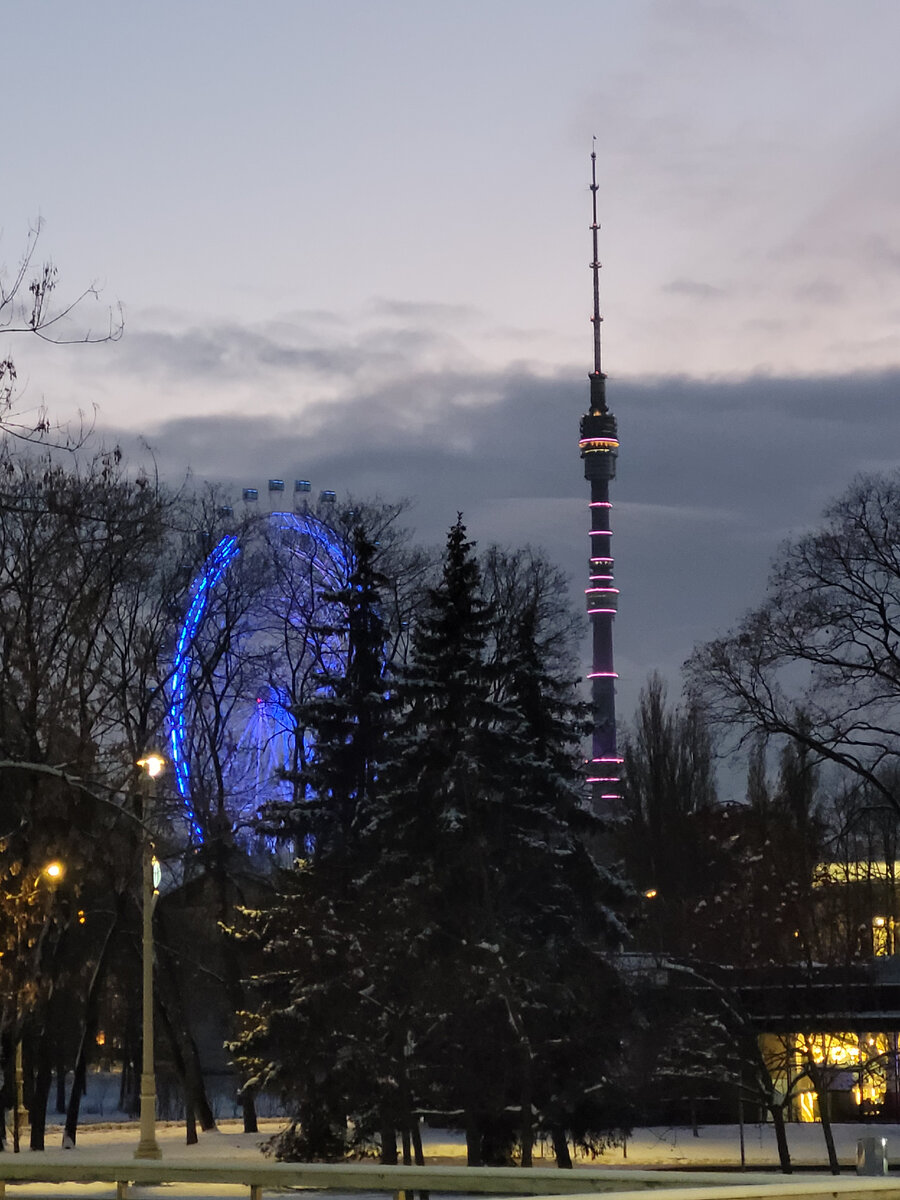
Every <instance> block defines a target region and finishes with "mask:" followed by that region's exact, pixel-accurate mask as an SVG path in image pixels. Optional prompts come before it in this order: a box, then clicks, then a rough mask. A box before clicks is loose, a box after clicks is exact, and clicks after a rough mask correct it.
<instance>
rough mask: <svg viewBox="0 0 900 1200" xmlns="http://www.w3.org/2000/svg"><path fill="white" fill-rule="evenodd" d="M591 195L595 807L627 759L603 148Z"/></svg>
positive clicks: (614, 795) (607, 797)
mask: <svg viewBox="0 0 900 1200" xmlns="http://www.w3.org/2000/svg"><path fill="white" fill-rule="evenodd" d="M591 200H592V215H593V221H592V224H591V234H592V237H593V247H594V257H593V261H592V262H591V271H592V272H593V276H594V313H593V316H592V317H591V324H592V325H593V326H594V369H593V371H592V372H591V373H590V375H589V376H588V379H589V380H590V383H591V391H590V408H589V409H588V411H587V412H586V413H585V415H584V416H583V417H582V418H581V440H580V442H579V447H580V449H581V457H582V458H583V459H584V477H585V479H587V480H588V482H589V483H590V485H591V560H590V583H589V584H588V587H587V588H586V590H585V596H586V597H587V610H588V614H589V616H590V619H591V631H592V635H593V651H594V652H593V658H592V665H591V670H590V672H589V674H588V679H590V681H591V717H592V724H593V734H592V741H591V757H590V759H589V761H588V778H587V782H588V783H589V784H590V789H591V799H592V802H593V807H594V811H595V812H601V811H603V809H607V808H609V806H610V804H611V803H612V802H613V801H615V800H618V798H619V796H620V795H621V789H620V782H619V776H620V768H621V764H622V759H621V757H620V756H619V752H618V749H617V747H616V679H617V678H618V676H617V675H616V672H615V668H614V667H613V618H614V617H615V615H616V602H617V601H618V598H619V589H618V588H617V587H615V586H614V581H613V557H612V521H611V513H612V505H611V504H610V502H609V481H610V480H611V479H614V478H615V475H616V456H617V455H618V452H619V439H618V431H617V428H616V418H615V417H614V416H613V415H612V413H611V412H610V411H609V408H608V407H607V404H606V376H605V375H604V374H603V367H602V365H601V360H600V325H601V322H602V321H603V318H602V317H601V315H600V260H599V257H598V252H597V233H598V230H599V229H600V226H599V225H598V223H597V152H596V150H594V151H592V153H591Z"/></svg>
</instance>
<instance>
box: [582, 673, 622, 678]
mask: <svg viewBox="0 0 900 1200" xmlns="http://www.w3.org/2000/svg"><path fill="white" fill-rule="evenodd" d="M587 678H588V679H618V678H619V672H618V671H588V673H587Z"/></svg>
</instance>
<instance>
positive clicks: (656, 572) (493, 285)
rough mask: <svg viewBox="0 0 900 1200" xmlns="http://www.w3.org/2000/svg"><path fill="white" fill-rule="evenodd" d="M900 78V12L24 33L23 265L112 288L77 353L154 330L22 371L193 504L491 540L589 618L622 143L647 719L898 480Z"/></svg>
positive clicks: (10, 75)
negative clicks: (190, 484)
mask: <svg viewBox="0 0 900 1200" xmlns="http://www.w3.org/2000/svg"><path fill="white" fill-rule="evenodd" d="M898 44H900V6H898V5H896V4H895V3H894V0H860V2H859V3H857V4H855V5H853V6H852V9H851V8H850V7H849V6H848V5H847V4H846V3H843V2H839V0H780V2H779V3H774V2H770V0H555V3H554V4H553V5H549V4H547V3H545V2H544V0H478V2H477V3H476V2H475V0H452V2H450V3H443V4H437V3H422V2H421V0H265V2H263V3H258V4H251V3H249V0H244V2H237V0H191V3H189V4H185V3H183V2H182V0H178V2H176V0H156V2H155V3H154V4H152V5H121V4H112V3H109V2H108V0H79V3H78V4H77V5H72V4H69V3H65V2H64V0H44V2H43V3H42V4H41V5H28V6H26V5H10V6H7V7H6V9H5V10H4V47H5V50H6V53H5V55H4V60H5V61H4V79H5V84H6V87H5V89H4V92H5V98H4V104H5V115H6V119H5V121H4V139H3V153H2V167H0V179H2V192H0V194H2V203H0V265H2V266H5V267H6V269H7V274H8V272H9V271H10V270H13V269H14V268H15V266H16V263H17V261H18V258H19V256H20V255H21V252H22V249H23V246H24V245H25V242H26V238H27V234H28V230H29V228H30V227H32V226H33V225H34V223H35V222H36V221H37V220H38V219H39V220H40V221H41V222H42V232H41V237H40V242H39V247H38V255H37V257H38V258H39V259H41V258H43V257H45V256H46V257H52V259H53V260H54V262H55V263H56V265H57V266H58V268H59V271H60V280H61V282H60V287H59V294H60V296H61V297H62V298H66V297H71V296H74V295H76V294H77V293H78V292H79V291H80V290H81V289H82V288H84V287H86V286H88V285H96V286H97V287H98V288H99V289H101V298H100V300H98V301H95V300H93V299H92V298H91V297H88V298H87V299H86V300H85V302H84V303H83V304H82V305H81V306H80V307H79V309H78V311H77V316H76V317H75V318H74V320H73V323H72V324H71V325H70V326H69V327H68V328H67V329H66V330H65V332H66V333H67V334H69V335H71V336H74V337H78V336H82V335H84V334H85V333H87V332H89V331H90V332H96V331H98V330H102V329H103V328H104V322H105V320H106V319H107V317H106V314H107V308H108V306H109V305H118V304H119V303H121V304H122V306H123V311H124V315H125V331H124V336H123V337H122V338H121V339H120V340H119V341H117V342H115V343H114V344H109V345H94V346H84V345H77V346H66V347H48V346H44V345H39V344H35V343H34V342H33V341H31V340H27V339H25V338H23V337H21V336H13V335H7V336H6V337H5V338H4V337H2V336H0V355H2V354H4V353H5V352H6V351H8V350H9V351H12V352H13V353H14V354H15V357H16V362H17V367H18V371H19V383H20V397H19V404H20V406H21V408H22V409H23V410H25V411H26V412H27V411H29V410H33V409H34V408H36V407H37V406H39V405H41V404H45V405H46V406H47V408H48V409H49V410H50V412H51V413H52V414H53V415H54V416H56V417H58V418H59V419H63V420H65V419H67V418H68V417H70V416H71V414H72V413H74V412H75V411H77V410H81V411H84V412H86V413H88V414H94V413H96V418H95V419H96V423H97V428H98V433H99V435H100V436H102V437H103V438H105V439H106V440H107V441H118V442H120V443H121V444H122V445H123V446H125V448H126V450H127V451H128V454H129V456H130V458H131V459H132V460H133V461H134V462H137V461H139V460H141V459H142V458H144V457H146V456H148V455H151V454H152V456H153V457H154V458H155V460H156V463H157V465H158V467H159V470H160V472H161V474H162V475H163V476H164V477H165V478H167V479H171V480H173V481H178V480H180V479H181V478H183V475H184V472H185V471H186V470H188V469H189V470H191V471H192V472H193V473H194V475H195V476H196V477H198V478H201V479H215V480H223V481H225V482H227V483H228V484H229V485H235V486H240V485H248V486H258V487H260V488H261V489H262V490H263V492H264V490H265V484H266V480H267V479H268V478H269V477H270V476H274V477H280V478H285V479H287V480H292V479H294V478H299V477H303V478H309V479H310V480H312V482H313V486H314V489H316V490H318V489H320V488H334V489H335V490H337V491H338V492H339V493H340V494H348V493H350V494H353V495H355V496H358V497H365V498H368V497H372V496H375V495H380V496H382V497H384V498H386V499H396V498H398V497H401V496H406V497H409V498H410V499H411V501H412V502H413V507H412V508H411V510H410V514H409V520H410V523H411V524H412V525H413V526H414V527H415V528H416V530H417V532H418V533H419V535H420V536H421V537H422V538H423V539H424V540H425V541H427V542H430V543H435V544H437V543H439V542H440V541H442V539H443V535H444V532H445V531H446V529H447V528H448V527H449V525H450V524H451V523H452V522H453V520H454V519H455V517H456V513H457V511H458V510H461V511H462V512H463V514H464V519H465V520H466V522H467V525H468V528H469V532H470V534H471V536H472V537H473V538H475V539H476V540H477V541H478V542H479V544H480V545H482V546H487V545H488V544H490V543H491V542H494V541H499V542H502V543H506V544H517V543H521V542H523V541H529V542H531V543H533V544H537V545H539V546H541V547H543V548H544V549H545V550H546V552H547V553H548V555H549V556H550V557H551V558H552V559H553V560H554V561H556V562H558V563H559V564H560V565H561V566H562V567H564V568H565V570H566V571H567V572H568V574H569V576H570V578H571V579H572V603H573V604H574V605H577V606H579V607H580V606H581V604H582V600H581V591H582V589H583V587H584V586H585V584H586V574H587V558H588V537H587V530H588V528H589V517H588V509H587V498H588V497H587V485H586V483H585V482H584V479H583V474H582V467H581V463H580V460H579V458H578V451H577V442H578V422H579V418H580V416H581V414H582V412H583V411H584V409H585V407H586V404H587V395H588V391H587V389H588V384H587V373H588V371H589V370H590V368H591V361H592V360H591V353H592V343H591V326H590V323H589V317H590V309H591V281H590V271H589V268H588V264H589V262H590V260H591V246H590V233H589V228H588V227H589V225H590V193H589V190H588V183H589V177H590V153H591V149H592V147H593V146H594V145H596V152H597V165H598V182H599V184H600V190H599V193H598V200H599V208H600V221H601V226H602V228H601V231H600V258H601V260H602V262H603V270H602V278H601V296H602V306H603V312H604V325H603V352H604V369H605V370H606V371H607V373H608V375H609V382H608V385H607V395H608V399H609V401H610V405H611V408H612V409H613V411H614V412H615V414H616V416H617V418H618V422H619V432H620V438H621V452H620V457H619V471H618V478H617V480H616V482H615V483H614V485H613V494H612V498H613V501H614V504H615V509H614V513H613V528H614V530H615V538H614V553H615V555H616V572H617V579H618V586H619V587H620V588H621V596H620V611H619V615H618V617H617V619H616V632H615V637H616V660H617V662H616V665H617V669H618V671H619V675H620V681H619V698H618V703H619V713H620V716H621V717H622V718H627V717H629V716H630V714H631V712H632V711H633V708H634V704H635V701H636V698H637V694H638V691H639V689H640V687H641V685H642V684H643V682H644V681H645V680H646V677H647V674H648V673H649V672H650V671H652V670H654V669H658V670H660V671H661V672H662V673H663V674H664V675H666V676H667V677H668V678H669V680H670V687H671V690H672V691H673V692H674V693H676V694H677V692H678V690H679V687H680V683H679V668H680V664H681V662H682V661H683V660H684V658H685V657H686V656H687V655H688V654H689V653H690V651H691V649H692V647H693V646H694V645H695V644H696V643H697V642H699V641H702V640H705V639H707V638H709V637H711V636H714V635H715V634H716V633H719V632H722V631H724V630H725V629H727V628H728V627H729V626H730V625H732V624H733V623H734V622H735V621H736V620H737V619H738V618H739V617H740V615H741V613H742V612H743V611H744V610H745V609H746V608H747V607H749V606H750V605H752V604H754V603H756V602H758V601H759V600H760V599H761V598H762V596H763V594H764V589H765V582H766V573H767V564H768V562H769V561H770V559H771V557H772V555H773V553H775V551H776V550H777V547H778V545H779V543H780V542H781V541H782V540H783V539H784V538H785V537H787V536H789V535H790V534H791V533H792V532H796V531H798V530H800V529H802V528H804V527H806V526H808V525H809V524H810V523H812V522H814V521H815V520H816V518H817V514H818V513H819V512H820V511H821V509H822V507H823V505H824V504H825V503H826V502H827V500H828V499H829V498H830V497H832V496H834V495H836V494H838V493H840V492H841V491H843V490H844V489H845V488H846V487H847V486H848V485H849V483H850V481H851V480H852V479H853V477H854V476H855V475H856V474H857V473H859V472H864V471H873V470H885V471H892V470H895V469H896V467H897V465H898V454H900V416H898V405H897V403H896V399H897V395H898V384H900V344H898V339H897V323H898V316H900V220H898V219H897V218H898V208H900V141H898V139H897V136H896V128H897V124H898V116H900V113H898V109H900V74H898V72H897V70H896V46H897V45H898ZM594 138H596V142H594V141H593V139H594ZM585 621H586V618H585ZM585 654H587V651H585ZM585 666H586V667H587V662H586V661H585Z"/></svg>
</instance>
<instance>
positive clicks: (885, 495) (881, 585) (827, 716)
mask: <svg viewBox="0 0 900 1200" xmlns="http://www.w3.org/2000/svg"><path fill="white" fill-rule="evenodd" d="M688 671H689V676H690V681H691V685H692V687H693V689H694V691H695V694H696V695H698V696H699V697H702V699H703V701H704V703H705V705H706V708H707V711H708V713H709V715H710V718H711V720H713V721H714V722H717V723H718V724H720V725H723V726H728V727H730V728H731V729H733V730H737V731H738V732H739V733H740V734H741V736H743V737H746V736H750V735H752V734H753V733H754V732H760V731H761V732H763V733H765V734H776V735H778V734H780V735H785V736H787V737H789V738H791V739H792V740H793V741H794V742H796V743H797V744H798V745H800V746H804V747H806V748H807V749H808V751H809V752H810V754H812V755H813V756H814V757H815V758H816V759H818V760H824V761H830V762H832V763H835V764H837V765H838V766H839V767H841V768H843V769H845V770H847V771H849V772H851V773H852V774H853V775H855V776H857V777H858V778H859V779H861V780H863V781H865V782H866V783H867V784H868V785H869V787H870V788H871V789H872V790H873V791H874V792H875V793H877V794H878V795H880V796H881V798H882V801H883V802H884V803H886V804H888V805H890V806H892V808H893V809H894V811H895V812H897V813H898V814H900V795H898V793H897V790H896V786H895V783H896V779H897V772H896V770H894V769H889V768H894V767H895V766H896V764H897V762H898V757H900V734H898V722H897V710H898V703H900V477H898V476H896V475H895V476H890V477H888V476H870V477H863V478H860V479H858V480H857V481H856V482H855V483H854V484H853V485H852V487H851V488H850V489H849V490H848V491H847V492H846V493H845V494H844V495H843V496H842V497H840V498H839V499H838V500H837V501H835V502H834V503H833V504H832V505H831V506H830V507H829V508H828V509H827V510H826V512H825V516H824V520H823V523H822V525H821V526H820V527H819V528H818V529H816V530H814V531H813V532H811V533H808V534H805V535H804V536H802V537H799V538H796V539H794V540H792V541H789V542H787V543H786V544H785V545H784V546H783V547H782V549H781V551H780V553H779V555H778V557H777V559H776V560H775V563H774V566H773V568H772V573H771V577H770V581H769V590H768V596H767V598H766V600H765V601H764V602H763V603H762V604H761V605H760V606H759V607H757V608H755V609H753V610H752V611H751V612H750V613H748V614H747V616H746V617H745V618H744V619H743V620H742V621H741V623H740V624H739V625H738V626H737V628H736V629H734V630H733V631H732V632H731V633H729V634H727V635H726V636H724V637H721V638H717V639H716V640H714V641H711V642H708V643H707V644H706V645H704V646H701V647H699V648H698V649H697V650H696V651H695V653H694V655H693V656H692V658H691V659H690V660H689V663H688Z"/></svg>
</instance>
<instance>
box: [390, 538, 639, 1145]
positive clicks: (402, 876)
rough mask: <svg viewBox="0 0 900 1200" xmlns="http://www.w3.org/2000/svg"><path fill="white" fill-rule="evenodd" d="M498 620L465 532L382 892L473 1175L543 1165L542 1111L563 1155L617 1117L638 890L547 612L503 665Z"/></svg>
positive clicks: (422, 1043) (419, 633)
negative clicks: (619, 1004) (610, 1085)
mask: <svg viewBox="0 0 900 1200" xmlns="http://www.w3.org/2000/svg"><path fill="white" fill-rule="evenodd" d="M496 621H497V614H496V611H492V610H491V607H490V606H489V605H488V604H487V603H486V601H485V598H484V595H483V584H482V579H481V574H480V570H479V566H478V563H477V561H476V558H475V555H474V550H473V547H472V545H471V544H470V543H469V542H468V540H467V538H466V533H465V528H464V526H463V524H462V521H461V519H460V520H458V521H457V523H456V524H455V525H454V526H453V528H452V529H451V530H450V534H449V537H448V542H447V550H446V555H445V560H444V566H443V574H442V578H441V581H440V583H439V584H438V586H437V587H435V588H434V589H433V590H432V591H431V592H430V595H429V600H428V605H427V608H426V611H425V613H424V614H423V616H422V618H421V620H420V623H419V625H418V628H417V630H416V633H415V635H414V638H413V660H412V663H411V665H410V667H409V668H408V669H407V670H406V671H405V672H404V673H403V675H402V677H401V678H400V680H399V682H398V686H397V689H396V700H397V703H398V705H399V707H400V709H401V717H400V724H399V729H398V731H397V733H396V734H395V736H394V738H393V739H392V744H393V747H394V756H393V759H392V761H391V762H390V764H389V767H388V769H387V771H386V779H385V787H384V788H383V789H382V790H381V791H380V793H379V795H378V797H377V800H376V804H375V807H374V810H373V816H372V820H371V822H370V823H369V824H368V826H367V833H368V836H369V837H370V838H371V839H372V842H371V845H374V846H377V848H378V853H377V854H373V855H372V856H371V859H370V861H371V868H370V870H371V874H370V876H369V879H368V886H369V888H370V891H371V893H372V894H374V895H377V896H380V897H383V898H386V899H388V898H389V899H388V903H389V906H390V907H389V911H388V912H387V913H386V919H387V920H388V921H389V923H390V926H391V928H392V942H393V943H394V944H395V945H396V944H402V945H403V949H404V958H403V968H402V975H403V979H404V980H405V982H406V994H407V997H408V1001H407V1005H406V1008H405V1011H404V1019H405V1021H406V1023H407V1029H406V1033H405V1038H404V1039H403V1044H404V1047H405V1052H406V1058H407V1063H408V1064H409V1066H410V1067H411V1071H410V1075H411V1080H412V1083H413V1085H414V1086H415V1087H416V1089H417V1094H418V1096H419V1099H420V1101H421V1102H423V1103H425V1104H426V1105H428V1106H430V1107H439V1108H440V1107H443V1108H445V1109H448V1110H454V1111H462V1113H463V1120H464V1123H465V1129H466V1137H467V1145H468V1153H469V1161H470V1163H472V1164H473V1165H474V1164H478V1163H481V1162H483V1161H485V1160H488V1161H492V1162H502V1161H508V1159H509V1155H510V1152H511V1148H512V1145H513V1143H515V1142H519V1143H520V1145H521V1146H522V1154H523V1161H525V1162H526V1163H527V1162H530V1159H531V1145H532V1142H533V1138H534V1135H535V1128H536V1127H535V1123H534V1122H533V1120H532V1113H533V1111H535V1110H536V1111H537V1113H538V1117H537V1125H538V1126H541V1127H543V1128H546V1129H548V1130H549V1131H550V1132H552V1134H553V1136H554V1140H555V1141H556V1143H557V1145H558V1148H559V1154H560V1158H561V1159H562V1160H563V1161H565V1159H566V1158H567V1151H566V1149H565V1142H566V1135H565V1131H566V1130H570V1131H573V1132H574V1133H575V1134H576V1135H577V1136H578V1137H579V1138H580V1139H581V1140H582V1141H585V1140H592V1139H593V1138H594V1134H595V1132H596V1131H597V1130H598V1129H600V1128H604V1127H606V1126H607V1125H608V1124H609V1113H608V1112H602V1113H601V1111H600V1106H599V1104H598V1102H597V1101H598V1098H599V1096H600V1094H601V1093H602V1088H601V1087H600V1084H601V1079H602V1078H603V1077H605V1075H606V1072H607V1071H608V1069H609V1066H610V1063H611V1061H612V1060H613V1059H614V1057H615V1054H616V1052H617V1047H618V1040H617V1038H618V1032H619V1030H618V1028H617V1024H616V1022H615V1021H614V1020H613V1019H612V1012H613V1010H614V1008H615V1005H614V1004H613V1003H612V1001H613V998H614V997H615V996H617V995H618V992H619V990H620V989H619V985H618V981H617V977H616V974H615V972H614V970H613V969H612V967H611V966H610V963H609V957H608V953H607V952H608V950H609V948H610V946H611V945H612V944H614V943H617V942H618V941H620V940H621V937H622V934H623V929H622V926H621V924H620V923H619V920H618V918H617V916H616V915H615V905H617V904H621V901H622V898H623V894H624V893H623V891H622V889H621V887H620V885H619V884H618V883H617V881H616V880H615V879H613V878H612V877H611V876H610V875H609V874H608V873H607V872H606V871H604V870H603V869H602V868H600V867H599V866H598V865H597V863H596V862H595V860H594V858H593V857H592V855H591V852H590V850H589V845H590V841H591V838H592V836H593V834H594V833H595V832H596V830H595V828H594V824H593V818H592V817H591V814H590V812H589V810H588V808H587V806H586V804H585V801H584V797H583V785H582V784H581V782H580V770H579V761H578V755H577V743H578V742H579V738H580V733H581V731H582V717H583V713H582V712H581V711H580V710H579V707H578V706H577V705H576V704H575V703H574V696H573V692H572V689H571V684H569V685H566V684H565V683H563V682H562V681H561V680H560V679H559V678H557V677H556V676H554V675H553V674H552V673H551V672H550V671H548V669H547V664H546V662H545V656H544V654H543V648H542V645H541V640H540V634H541V632H542V630H541V618H540V617H539V609H538V606H537V604H536V603H535V604H530V605H529V604H526V605H525V606H524V608H523V609H521V610H520V611H519V613H518V615H517V621H518V624H517V627H516V628H515V630H514V631H513V634H512V637H510V631H509V629H506V630H504V637H503V640H504V641H505V642H506V643H507V644H509V643H510V642H511V643H512V647H513V649H512V653H511V654H510V655H509V656H508V657H507V658H506V659H505V660H500V661H498V660H497V659H496V657H494V656H492V654H491V646H492V643H493V642H494V641H495V640H496V638H497V636H498V632H499V631H498V629H497V625H496ZM400 983H401V980H400V979H398V978H395V979H394V980H393V981H392V984H391V992H392V994H393V995H397V994H399V992H400ZM598 1003H600V1004H602V1005H603V1007H604V1010H605V1011H604V1026H603V1030H602V1032H599V1033H598V1030H597V1028H596V1022H595V1017H596V1008H597V1005H598ZM588 1029H590V1037H587V1036H586V1031H587V1030H588ZM517 1112H518V1116H516V1113H517Z"/></svg>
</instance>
